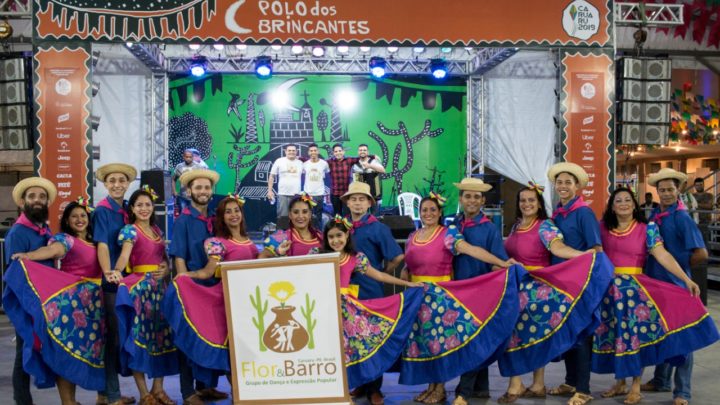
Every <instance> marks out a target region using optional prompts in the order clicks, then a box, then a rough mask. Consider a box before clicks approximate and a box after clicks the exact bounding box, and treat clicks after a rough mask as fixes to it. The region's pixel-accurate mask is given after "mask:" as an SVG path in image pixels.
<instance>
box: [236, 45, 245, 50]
mask: <svg viewBox="0 0 720 405" xmlns="http://www.w3.org/2000/svg"><path fill="white" fill-rule="evenodd" d="M235 49H237V50H238V51H245V50H247V45H245V44H237V45H235Z"/></svg>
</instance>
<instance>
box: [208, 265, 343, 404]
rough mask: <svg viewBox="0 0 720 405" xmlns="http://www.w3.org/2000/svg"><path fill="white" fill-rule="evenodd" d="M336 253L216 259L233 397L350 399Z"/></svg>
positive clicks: (257, 400)
mask: <svg viewBox="0 0 720 405" xmlns="http://www.w3.org/2000/svg"><path fill="white" fill-rule="evenodd" d="M338 258H339V255H338V254H337V253H333V254H324V255H310V256H302V257H292V258H274V259H266V260H252V261H244V262H227V263H221V268H222V280H223V288H224V289H225V308H226V314H227V318H228V326H229V327H228V331H229V338H230V342H229V346H230V361H231V364H232V378H233V383H232V386H233V403H234V404H318V403H344V404H347V403H349V402H350V399H349V396H348V391H347V377H346V374H345V364H344V356H343V345H342V330H341V329H340V328H341V327H342V321H341V319H340V317H341V311H340V296H339V286H340V284H339V278H338V274H340V273H339V267H338Z"/></svg>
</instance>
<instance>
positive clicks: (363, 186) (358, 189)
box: [340, 181, 375, 202]
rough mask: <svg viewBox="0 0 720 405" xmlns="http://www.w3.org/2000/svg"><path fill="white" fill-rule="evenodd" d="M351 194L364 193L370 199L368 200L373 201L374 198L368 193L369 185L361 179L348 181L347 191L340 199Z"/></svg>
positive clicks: (345, 198)
mask: <svg viewBox="0 0 720 405" xmlns="http://www.w3.org/2000/svg"><path fill="white" fill-rule="evenodd" d="M353 194H364V195H366V196H367V197H368V198H369V199H370V201H373V202H375V198H373V196H372V194H370V185H369V184H367V183H363V182H361V181H354V182H352V183H350V187H348V191H347V193H345V194H343V195H342V197H340V199H341V200H343V201H345V200H347V199H348V198H349V197H350V196H351V195H353Z"/></svg>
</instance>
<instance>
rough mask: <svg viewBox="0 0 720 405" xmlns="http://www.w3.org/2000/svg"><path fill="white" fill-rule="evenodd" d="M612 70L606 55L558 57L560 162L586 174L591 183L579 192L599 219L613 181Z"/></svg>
mask: <svg viewBox="0 0 720 405" xmlns="http://www.w3.org/2000/svg"><path fill="white" fill-rule="evenodd" d="M614 69H615V67H614V64H613V57H612V54H611V53H608V52H605V51H600V50H587V51H577V52H564V53H563V55H562V94H561V100H560V106H561V107H560V108H561V113H562V119H561V129H562V160H563V161H566V162H573V163H577V164H579V165H580V166H582V167H583V168H584V169H585V171H587V173H588V176H589V177H590V181H589V182H588V185H587V187H585V188H584V189H582V190H581V193H582V196H583V197H584V199H585V202H587V203H588V204H589V205H590V207H591V208H592V209H593V211H594V212H595V215H596V216H597V217H598V218H599V217H601V216H602V213H603V211H604V209H605V204H606V202H607V199H608V197H609V196H610V188H611V187H612V186H613V183H614V179H615V141H614V136H615V135H614V130H613V128H614V126H615V122H614V118H613V109H614V103H615V91H614V89H615V75H614Z"/></svg>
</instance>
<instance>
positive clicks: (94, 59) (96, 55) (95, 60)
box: [90, 51, 100, 67]
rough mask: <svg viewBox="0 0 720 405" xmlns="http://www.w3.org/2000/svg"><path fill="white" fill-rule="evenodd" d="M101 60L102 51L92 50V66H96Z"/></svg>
mask: <svg viewBox="0 0 720 405" xmlns="http://www.w3.org/2000/svg"><path fill="white" fill-rule="evenodd" d="M99 61H100V51H92V53H91V57H90V63H91V64H92V67H96V66H97V64H98V62H99Z"/></svg>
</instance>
